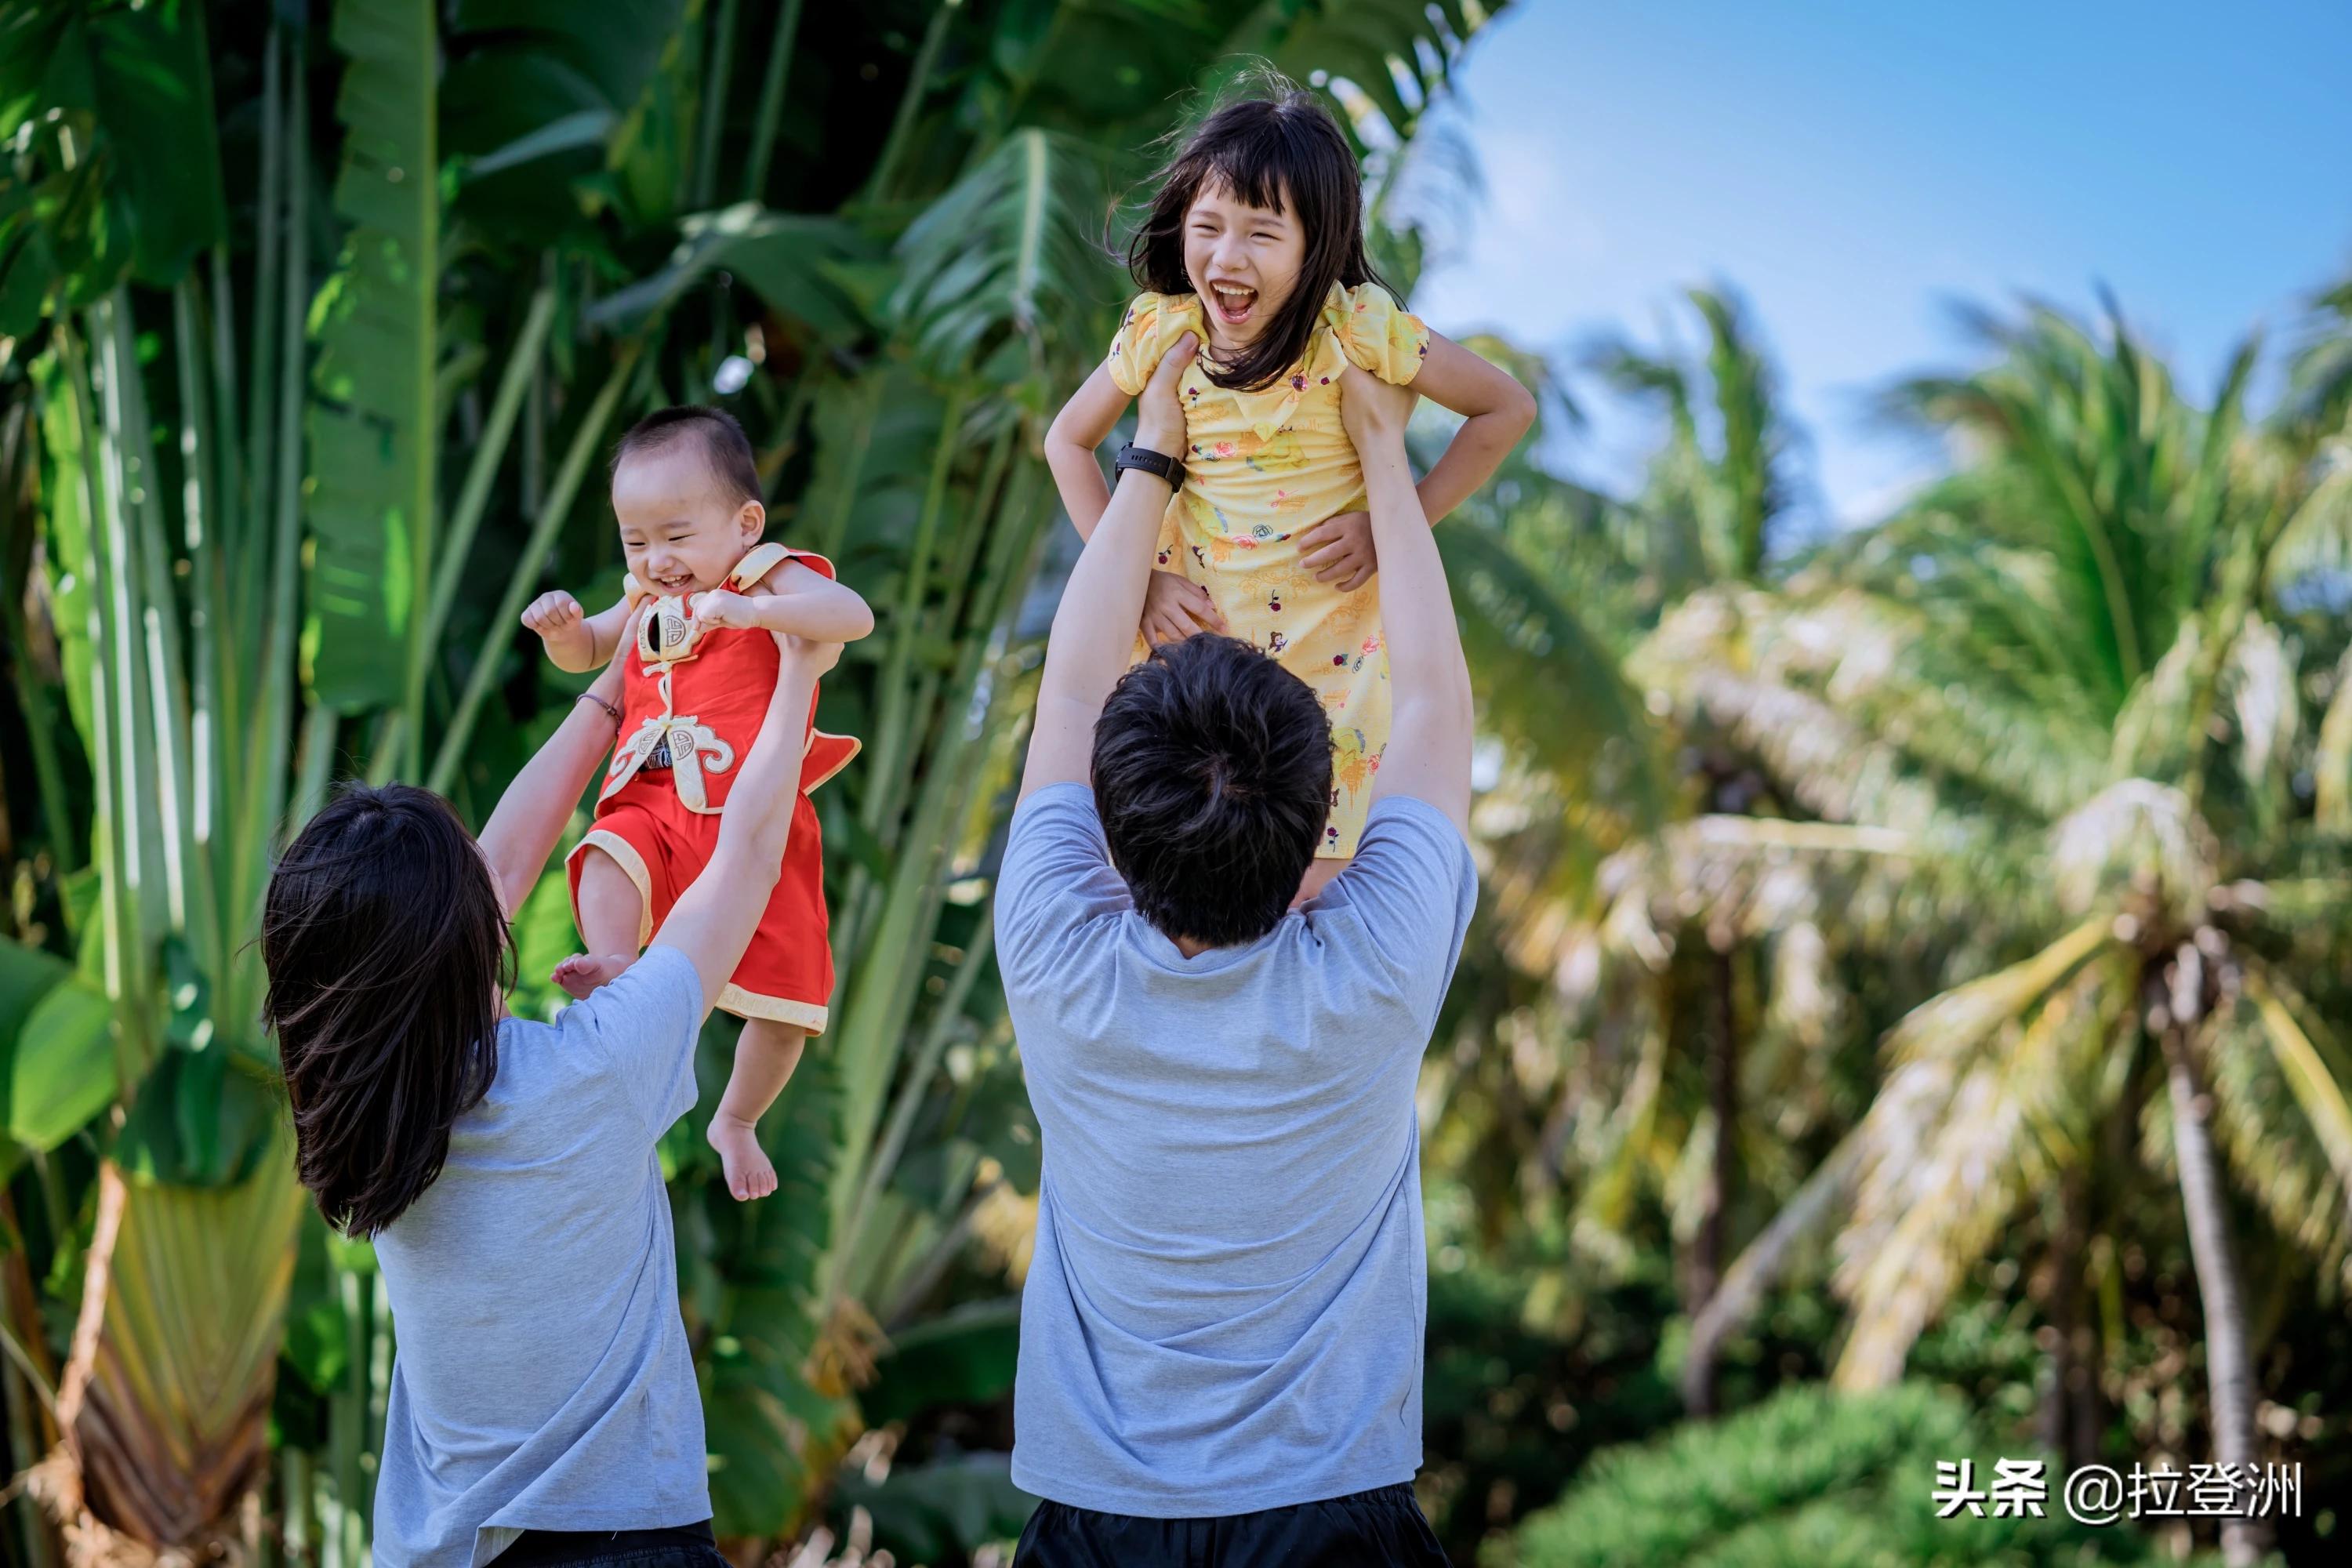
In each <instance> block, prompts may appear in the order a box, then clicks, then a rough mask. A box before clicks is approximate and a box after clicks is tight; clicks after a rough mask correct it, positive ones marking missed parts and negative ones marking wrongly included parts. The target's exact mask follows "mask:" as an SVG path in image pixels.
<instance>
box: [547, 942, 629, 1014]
mask: <svg viewBox="0 0 2352 1568" xmlns="http://www.w3.org/2000/svg"><path fill="white" fill-rule="evenodd" d="M635 962H636V955H635V953H627V952H608V953H606V954H605V955H604V957H602V958H591V957H590V956H588V954H586V953H584V952H575V953H573V954H572V956H571V957H569V958H567V959H565V960H564V961H563V962H562V963H559V964H557V965H556V966H555V973H553V974H552V975H551V976H549V978H550V979H551V980H553V981H554V982H555V984H558V985H560V986H562V988H563V990H564V991H565V993H566V994H569V995H570V996H571V998H572V1000H573V1001H574V1002H584V1001H586V1000H587V999H588V994H589V993H590V992H591V991H593V990H595V989H596V987H598V986H599V985H602V984H604V983H605V982H607V981H609V980H612V979H613V978H614V977H615V976H616V975H618V974H619V973H621V971H623V970H624V969H626V968H628V967H629V965H630V964H632V963H635Z"/></svg>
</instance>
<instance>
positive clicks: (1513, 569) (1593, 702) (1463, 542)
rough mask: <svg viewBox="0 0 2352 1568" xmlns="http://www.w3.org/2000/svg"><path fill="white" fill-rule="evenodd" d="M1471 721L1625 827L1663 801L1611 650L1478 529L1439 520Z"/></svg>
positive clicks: (1645, 722) (1658, 773) (1659, 810)
mask: <svg viewBox="0 0 2352 1568" xmlns="http://www.w3.org/2000/svg"><path fill="white" fill-rule="evenodd" d="M1437 541H1438V547H1439V550H1440V552H1441V553H1442V554H1443V555H1444V559H1445V567H1446V576H1447V579H1448V580H1449V581H1450V582H1451V583H1452V584H1453V585H1454V592H1455V593H1456V594H1457V595H1460V598H1461V600H1462V602H1463V605H1464V606H1465V610H1466V611H1467V612H1468V613H1466V614H1465V616H1463V636H1464V642H1465V647H1466V648H1467V652H1468V655H1469V661H1470V670H1471V674H1472V677H1473V678H1474V679H1475V681H1476V682H1477V687H1478V693H1479V697H1480V699H1481V700H1480V704H1479V711H1480V715H1481V718H1482V721H1484V722H1486V723H1487V724H1489V725H1491V726H1493V727H1494V728H1495V729H1496V731H1499V732H1501V733H1502V734H1504V735H1507V736H1508V737H1510V738H1511V739H1512V740H1513V741H1514V742H1517V743H1518V744H1519V745H1521V746H1523V747H1525V748H1526V749H1527V750H1528V752H1529V754H1530V755H1531V756H1533V757H1535V758H1536V759H1538V761H1539V762H1540V763H1542V765H1543V766H1544V767H1545V768H1546V769H1548V770H1549V772H1550V773H1553V774H1554V775H1555V776H1556V777H1557V778H1559V780H1561V781H1562V783H1563V784H1564V785H1565V786H1566V787H1568V788H1569V789H1570V790H1571V791H1573V792H1575V793H1577V794H1580V795H1583V796H1585V797H1587V798H1589V799H1591V800H1594V801H1597V802H1600V803H1603V804H1605V805H1608V806H1609V807H1610V808H1611V809H1612V810H1613V811H1615V812H1617V813H1618V814H1620V815H1621V816H1622V817H1623V818H1624V819H1625V820H1626V821H1627V822H1628V823H1630V824H1632V825H1634V826H1637V827H1642V828H1646V827H1649V826H1654V825H1655V824H1656V823H1657V822H1658V821H1659V820H1661V818H1662V817H1663V816H1664V810H1665V784H1664V777H1663V769H1662V768H1661V766H1660V763H1659V759H1658V755H1657V747H1658V739H1657V735H1656V731H1655V730H1654V726H1653V725H1652V724H1651V722H1650V719H1649V715H1648V713H1647V712H1646V711H1645V710H1644V709H1643V704H1642V701H1641V700H1640V698H1639V697H1638V696H1636V695H1635V694H1634V692H1633V689H1631V688H1630V687H1628V686H1627V685H1626V683H1625V680H1624V678H1623V677H1622V675H1621V674H1620V673H1619V671H1618V667H1617V659H1616V657H1615V655H1614V654H1613V652H1612V650H1611V649H1610V648H1609V647H1607V646H1606V645H1605V644H1603V643H1602V642H1601V641H1600V640H1599V639H1598V638H1597V637H1595V636H1594V635H1593V634H1592V632H1591V630H1590V629H1589V628H1587V627H1586V626H1585V625H1584V623H1583V621H1582V620H1581V619H1580V617H1579V616H1577V614H1576V613H1575V612H1574V611H1573V610H1572V609H1570V607H1569V606H1568V605H1567V604H1565V603H1564V602H1563V601H1562V600H1561V599H1560V598H1559V595H1556V594H1554V593H1553V592H1552V591H1551V589H1550V587H1549V585H1548V584H1545V583H1544V582H1543V581H1541V580H1540V579H1539V578H1538V576H1537V575H1536V574H1535V573H1534V572H1533V571H1532V570H1530V569H1529V567H1528V565H1527V563H1525V562H1523V561H1522V560H1521V559H1520V558H1519V557H1518V555H1517V552H1514V551H1513V550H1512V549H1511V548H1510V547H1509V545H1508V544H1507V543H1506V542H1503V541H1502V540H1501V539H1499V538H1497V537H1496V536H1495V535H1494V534H1493V533H1491V532H1489V531H1486V530H1484V529H1480V528H1475V527H1460V526H1457V527H1451V528H1442V529H1440V530H1438V531H1437Z"/></svg>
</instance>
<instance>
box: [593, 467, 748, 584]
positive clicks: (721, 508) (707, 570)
mask: <svg viewBox="0 0 2352 1568" xmlns="http://www.w3.org/2000/svg"><path fill="white" fill-rule="evenodd" d="M613 515H614V518H615V519H616V520H617V521H619V522H620V525H621V552H622V554H623V555H624V556H625V558H626V559H627V561H628V563H629V570H630V571H631V572H632V573H633V574H635V576H636V579H637V581H638V582H640V583H643V584H645V585H646V587H648V588H650V589H652V590H653V591H654V592H655V593H656V594H660V595H677V594H698V593H701V592H703V591H705V590H706V589H710V588H716V587H718V586H719V584H722V583H724V582H725V581H727V574H729V573H730V572H732V571H733V570H734V569H735V563H737V562H738V561H740V560H741V559H742V558H743V552H745V551H746V550H749V549H750V548H751V546H752V545H753V544H755V543H757V542H759V538H760V531H761V527H762V526H763V525H764V523H765V522H766V521H767V516H766V513H765V512H764V510H762V509H761V505H760V503H759V502H758V501H740V502H739V501H736V500H732V499H731V498H730V496H729V495H728V493H727V491H726V489H724V488H723V487H722V486H721V485H719V482H718V481H717V480H716V479H714V478H713V477H712V476H711V472H710V463H709V459H708V458H706V457H705V456H704V455H703V453H702V452H701V450H700V449H699V448H698V447H697V445H696V443H694V442H692V441H688V440H678V441H672V442H670V443H668V444H667V445H666V446H662V447H655V448H654V449H653V450H652V451H649V452H635V453H632V454H630V455H629V456H628V457H626V458H623V459H622V461H621V466H620V467H619V468H617V469H616V470H614V474H613Z"/></svg>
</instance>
